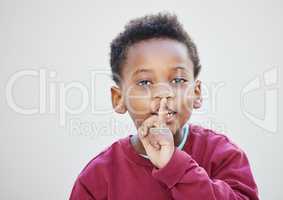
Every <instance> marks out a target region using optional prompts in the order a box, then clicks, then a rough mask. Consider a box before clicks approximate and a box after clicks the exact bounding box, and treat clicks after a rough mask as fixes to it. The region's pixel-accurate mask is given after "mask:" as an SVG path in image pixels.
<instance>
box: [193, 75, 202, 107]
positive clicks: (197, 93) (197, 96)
mask: <svg viewBox="0 0 283 200" xmlns="http://www.w3.org/2000/svg"><path fill="white" fill-rule="evenodd" d="M201 105H202V95H201V81H200V80H196V81H195V87H194V102H193V107H194V108H195V109H197V108H200V107H201Z"/></svg>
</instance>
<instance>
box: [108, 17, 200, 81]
mask: <svg viewBox="0 0 283 200" xmlns="http://www.w3.org/2000/svg"><path fill="white" fill-rule="evenodd" d="M153 38H168V39H173V40H177V41H179V42H181V43H183V44H185V46H186V47H187V49H188V53H189V57H190V59H191V60H192V62H193V64H194V77H197V76H198V74H199V71H200V69H201V65H200V61H199V55H198V51H197V48H196V45H195V43H194V42H193V41H192V39H191V37H190V36H189V35H188V33H187V32H186V31H185V30H184V28H183V26H182V24H180V22H179V21H178V18H177V16H176V15H175V14H170V13H168V12H161V13H157V14H150V15H146V16H143V17H139V18H136V19H133V20H131V21H130V22H129V23H128V24H127V25H126V26H125V27H124V31H123V32H121V33H119V34H118V36H117V37H116V38H114V39H113V41H112V42H111V52H110V65H111V71H112V79H113V80H114V81H115V83H116V84H119V83H120V77H121V68H122V65H123V64H124V62H125V60H126V58H127V50H128V48H129V47H130V46H131V45H133V44H135V43H138V42H140V41H144V40H148V39H153Z"/></svg>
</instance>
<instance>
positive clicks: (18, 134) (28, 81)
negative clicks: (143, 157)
mask: <svg viewBox="0 0 283 200" xmlns="http://www.w3.org/2000/svg"><path fill="white" fill-rule="evenodd" d="M163 10H167V11H171V12H174V13H176V14H177V15H178V17H179V20H180V21H181V22H182V23H183V24H184V27H185V29H186V30H187V31H188V32H189V33H190V34H191V36H192V38H193V39H194V41H195V42H196V44H197V47H198V49H199V53H200V58H201V63H202V65H203V69H202V72H201V76H200V79H201V80H202V81H203V82H204V84H205V85H206V89H207V90H206V91H207V92H206V95H205V96H206V97H205V103H204V108H203V110H202V112H201V113H200V112H196V113H195V115H194V116H193V119H191V121H192V122H195V123H199V124H201V125H203V126H206V127H209V128H213V129H216V130H219V131H223V132H224V133H225V134H227V135H228V137H230V138H231V139H232V140H233V141H234V142H235V143H237V144H238V145H239V146H240V147H241V148H242V149H244V150H245V152H246V153H247V155H248V157H249V160H250V163H251V166H252V169H253V173H254V176H255V179H256V181H257V184H258V186H259V190H260V196H261V199H265V200H281V199H283V192H282V178H283V175H282V168H283V156H282V143H283V142H282V141H283V136H282V124H281V122H282V104H281V102H280V101H282V85H281V83H280V82H281V80H282V73H281V72H282V70H281V67H282V66H283V61H282V51H283V49H282V46H283V40H282V35H283V27H282V25H283V24H282V22H283V20H282V19H283V3H282V1H279V0H277V1H276V0H270V1H263V0H257V1H256V0H252V1H243V0H241V1H231V0H226V1H224V0H223V1H189V0H186V1H175V2H174V1H164V0H155V1H145V0H144V1H130V0H128V1H121V2H120V1H113V2H111V1H107V0H104V1H58V0H57V1H55V0H54V1H53V0H48V1H47V0H46V1H40V0H26V1H21V0H17V1H16V0H0V128H1V129H0V199H3V200H18V199H23V200H33V199H34V200H38V199H46V200H51V199H54V200H57V199H58V200H61V199H68V197H69V194H70V191H71V189H72V186H73V183H74V181H75V179H76V177H77V175H78V174H79V172H80V171H81V170H82V168H83V167H84V166H85V165H86V163H87V162H88V161H89V160H90V159H91V158H93V157H94V156H95V155H97V154H98V153H99V152H100V151H102V150H103V149H104V148H106V147H107V146H109V145H110V144H111V143H112V142H114V141H115V140H117V139H119V138H121V137H124V136H127V135H128V134H129V133H134V132H135V130H134V128H133V125H132V122H131V121H130V118H129V117H128V116H127V115H124V116H120V115H117V114H114V113H113V112H112V109H111V102H110V96H109V95H110V93H109V92H110V90H109V87H110V86H111V84H112V82H111V81H110V79H109V78H107V77H106V76H101V75H100V76H97V77H96V79H95V81H94V82H95V84H94V87H95V89H94V91H95V92H91V91H92V90H91V86H92V84H91V80H92V77H91V73H95V74H97V72H98V71H100V72H105V73H107V72H109V70H110V67H109V45H110V41H111V40H112V39H113V38H114V37H115V36H116V35H117V34H118V32H120V31H122V29H123V26H124V25H125V24H126V23H127V22H128V20H130V19H132V18H134V17H139V16H142V15H144V14H149V13H156V12H157V11H163ZM40 69H41V70H45V72H46V73H47V75H48V73H49V72H52V71H55V72H56V76H55V77H53V78H52V77H51V78H50V77H48V76H47V81H46V84H47V89H48V88H50V85H52V84H53V86H54V87H55V96H54V97H55V103H56V107H55V110H54V113H50V112H49V106H50V104H51V103H50V101H49V98H50V97H51V96H52V95H51V94H50V93H49V90H47V93H46V98H47V100H46V104H44V105H46V111H43V112H42V113H36V114H31V115H24V114H21V113H19V112H17V111H15V110H14V109H13V108H12V107H11V105H10V103H11V102H9V101H8V100H7V95H6V92H7V91H6V89H7V84H8V83H9V81H10V80H11V77H12V76H13V75H14V74H16V73H17V72H21V71H24V70H33V71H34V72H36V73H38V72H39V70H40ZM270 70H273V71H272V72H274V74H275V75H276V76H273V77H271V79H272V81H275V84H273V85H272V86H268V87H264V80H263V74H264V72H268V71H270ZM257 77H259V78H260V79H259V80H260V84H261V85H260V88H259V89H258V90H254V91H253V92H251V93H250V94H249V95H248V96H247V97H246V100H245V101H244V102H245V108H244V107H243V106H241V99H242V96H241V92H242V91H243V88H245V87H246V86H247V85H248V83H250V81H252V80H253V79H255V78H257ZM75 81H77V82H80V83H81V84H83V85H84V86H85V88H87V91H88V93H89V96H91V94H92V95H93V96H92V97H93V98H92V99H90V102H89V103H88V106H87V107H86V108H85V109H84V111H83V112H80V113H79V114H68V113H67V115H66V121H65V123H64V124H63V125H62V124H60V119H61V118H62V113H60V106H59V105H60V104H59V102H60V95H59V93H60V92H59V87H60V85H61V86H63V87H67V85H68V84H70V83H74V82H75ZM216 86H219V88H218V89H217V90H216V89H215V88H217V87H216ZM266 91H273V92H274V93H272V95H273V96H271V97H270V96H269V97H266V96H265V94H266V93H265V92H266ZM12 92H13V99H14V100H15V102H16V103H17V105H18V106H20V107H24V108H27V109H29V108H38V105H39V95H40V93H39V78H38V77H32V76H25V77H22V78H19V79H18V80H17V81H16V82H15V84H14V85H13V88H12ZM274 94H275V95H274ZM65 98H66V101H67V104H68V106H69V107H71V108H78V107H80V105H81V103H82V99H83V98H82V97H81V93H80V91H79V90H76V89H72V90H70V91H69V92H68V93H67V94H66V95H65ZM267 98H270V99H271V101H268V102H267ZM276 100H277V103H276ZM91 108H93V110H92V109H91ZM270 109H271V110H272V111H274V110H275V111H276V112H269V111H270ZM98 110H100V113H98V112H97V111H98ZM248 111H249V112H250V113H252V115H253V116H256V118H258V119H264V117H265V116H266V113H271V115H270V116H269V117H270V118H269V119H271V120H270V121H269V122H268V123H267V124H265V125H264V126H263V127H261V123H258V122H255V121H253V120H251V118H248V117H247V116H246V115H245V114H246V113H247V112H248ZM276 122H277V123H276ZM72 123H73V124H72ZM115 123H116V125H117V126H114V125H113V124H115ZM270 127H271V128H270Z"/></svg>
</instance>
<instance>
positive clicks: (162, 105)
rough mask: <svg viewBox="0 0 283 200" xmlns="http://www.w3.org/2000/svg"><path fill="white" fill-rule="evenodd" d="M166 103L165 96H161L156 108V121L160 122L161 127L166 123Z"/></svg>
mask: <svg viewBox="0 0 283 200" xmlns="http://www.w3.org/2000/svg"><path fill="white" fill-rule="evenodd" d="M166 104H167V98H162V99H161V101H160V106H159V110H158V121H159V122H160V123H161V127H162V126H164V124H166V115H167V112H166Z"/></svg>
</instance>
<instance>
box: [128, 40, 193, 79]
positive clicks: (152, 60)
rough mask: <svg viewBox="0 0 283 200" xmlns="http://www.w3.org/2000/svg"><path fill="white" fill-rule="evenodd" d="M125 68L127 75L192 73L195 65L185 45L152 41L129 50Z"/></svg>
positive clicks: (172, 41) (140, 43)
mask: <svg viewBox="0 0 283 200" xmlns="http://www.w3.org/2000/svg"><path fill="white" fill-rule="evenodd" d="M123 68H124V70H123V71H124V73H126V74H127V75H129V74H133V73H137V72H154V71H156V70H158V71H159V70H167V71H168V70H170V71H177V70H184V71H192V70H193V63H192V61H191V59H190V57H189V54H188V50H187V48H186V46H185V45H184V44H183V43H181V42H178V41H175V40H171V39H150V40H145V41H142V42H139V43H136V44H134V45H132V46H131V47H130V48H129V49H128V52H127V56H126V62H125V65H124V67H123Z"/></svg>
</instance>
